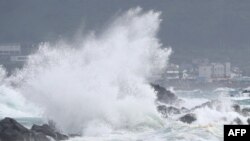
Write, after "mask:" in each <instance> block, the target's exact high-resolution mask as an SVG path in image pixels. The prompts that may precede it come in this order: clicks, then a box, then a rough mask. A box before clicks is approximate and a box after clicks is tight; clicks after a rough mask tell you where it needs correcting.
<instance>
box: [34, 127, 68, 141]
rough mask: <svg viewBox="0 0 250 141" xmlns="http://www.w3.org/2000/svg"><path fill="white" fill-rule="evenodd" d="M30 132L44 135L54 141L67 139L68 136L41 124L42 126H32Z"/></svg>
mask: <svg viewBox="0 0 250 141" xmlns="http://www.w3.org/2000/svg"><path fill="white" fill-rule="evenodd" d="M31 131H34V132H36V133H41V134H44V135H46V136H49V137H51V138H53V139H55V140H56V141H59V140H67V139H68V136H66V135H64V134H61V133H59V132H57V131H56V130H55V129H54V128H52V127H50V126H49V125H48V124H43V125H42V126H39V125H33V126H32V128H31Z"/></svg>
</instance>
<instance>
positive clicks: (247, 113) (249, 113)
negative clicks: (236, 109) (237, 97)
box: [241, 108, 250, 116]
mask: <svg viewBox="0 0 250 141" xmlns="http://www.w3.org/2000/svg"><path fill="white" fill-rule="evenodd" d="M241 112H242V114H243V115H244V116H250V108H243V109H242V111H241Z"/></svg>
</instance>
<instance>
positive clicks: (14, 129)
mask: <svg viewBox="0 0 250 141" xmlns="http://www.w3.org/2000/svg"><path fill="white" fill-rule="evenodd" d="M0 140H1V141H49V139H48V138H47V137H46V136H45V135H43V134H39V133H34V132H32V131H30V130H29V129H27V128H25V127H24V126H22V125H21V124H20V123H18V122H17V121H15V120H14V119H12V118H5V119H3V120H1V121H0Z"/></svg>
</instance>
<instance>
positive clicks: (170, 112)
mask: <svg viewBox="0 0 250 141" xmlns="http://www.w3.org/2000/svg"><path fill="white" fill-rule="evenodd" d="M157 110H158V111H159V112H160V113H161V114H162V115H163V116H164V117H165V118H167V117H168V116H169V115H173V114H180V113H181V112H180V110H179V109H178V108H175V107H173V106H169V107H166V106H165V105H159V106H157Z"/></svg>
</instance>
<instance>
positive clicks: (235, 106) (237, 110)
mask: <svg viewBox="0 0 250 141" xmlns="http://www.w3.org/2000/svg"><path fill="white" fill-rule="evenodd" d="M232 108H233V110H234V111H235V112H237V113H241V109H240V105H238V104H234V105H233V106H232Z"/></svg>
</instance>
